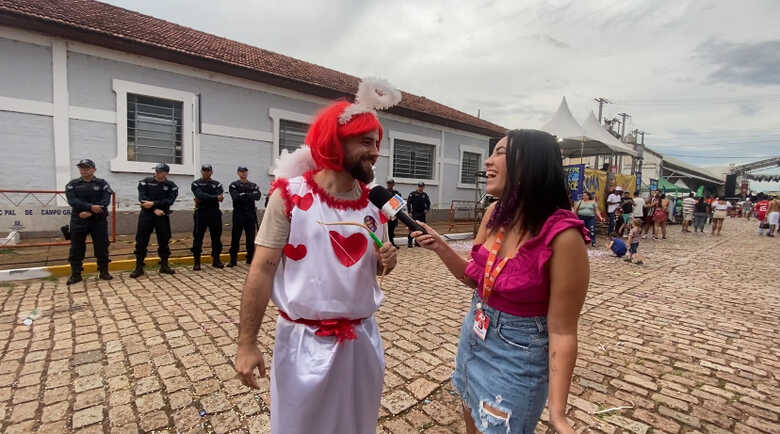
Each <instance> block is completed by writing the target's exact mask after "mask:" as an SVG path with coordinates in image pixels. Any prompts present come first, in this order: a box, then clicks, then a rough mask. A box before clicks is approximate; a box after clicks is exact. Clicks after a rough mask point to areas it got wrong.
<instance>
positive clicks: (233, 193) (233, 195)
mask: <svg viewBox="0 0 780 434" xmlns="http://www.w3.org/2000/svg"><path fill="white" fill-rule="evenodd" d="M228 191H229V192H230V200H232V201H233V203H240V202H241V192H240V191H238V185H236V183H235V182H233V183H231V184H230V186H229V187H228Z"/></svg>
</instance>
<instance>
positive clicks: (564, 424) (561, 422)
mask: <svg viewBox="0 0 780 434" xmlns="http://www.w3.org/2000/svg"><path fill="white" fill-rule="evenodd" d="M550 425H552V427H553V429H554V430H555V432H557V433H559V434H570V433H571V434H574V429H572V427H571V425H569V421H567V420H566V416H565V415H562V414H561V415H558V416H552V415H551V416H550Z"/></svg>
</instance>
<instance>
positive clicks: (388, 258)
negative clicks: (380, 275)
mask: <svg viewBox="0 0 780 434" xmlns="http://www.w3.org/2000/svg"><path fill="white" fill-rule="evenodd" d="M396 252H397V250H396V249H395V247H393V245H392V244H390V243H387V244H384V245H382V247H381V248H379V250H378V251H377V254H378V256H379V258H378V259H379V263H380V264H381V265H382V270H383V272H384V274H387V272H389V271H390V270H392V269H393V268H395V264H396V258H397V254H396Z"/></svg>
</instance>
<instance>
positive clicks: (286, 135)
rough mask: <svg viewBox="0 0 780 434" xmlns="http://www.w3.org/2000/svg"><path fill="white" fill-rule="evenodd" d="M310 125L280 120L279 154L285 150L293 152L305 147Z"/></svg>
mask: <svg viewBox="0 0 780 434" xmlns="http://www.w3.org/2000/svg"><path fill="white" fill-rule="evenodd" d="M307 131H309V125H308V124H305V123H303V122H295V121H288V120H286V119H279V154H281V153H282V151H283V150H285V149H286V150H287V151H288V152H293V151H295V150H296V149H298V148H300V147H301V145H303V142H304V140H305V139H306V132H307Z"/></svg>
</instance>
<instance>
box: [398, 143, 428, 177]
mask: <svg viewBox="0 0 780 434" xmlns="http://www.w3.org/2000/svg"><path fill="white" fill-rule="evenodd" d="M435 153H436V146H434V145H428V144H425V143H417V142H410V141H408V140H401V139H395V143H394V146H393V177H394V178H411V179H433V164H434V159H433V158H434V157H433V156H434V155H435Z"/></svg>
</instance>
